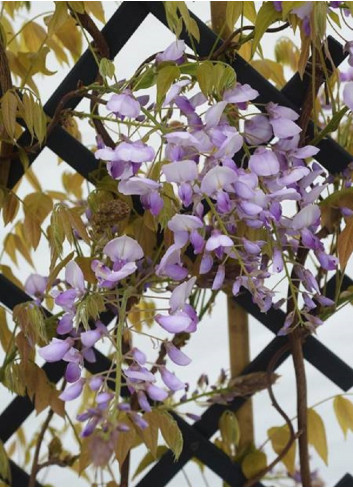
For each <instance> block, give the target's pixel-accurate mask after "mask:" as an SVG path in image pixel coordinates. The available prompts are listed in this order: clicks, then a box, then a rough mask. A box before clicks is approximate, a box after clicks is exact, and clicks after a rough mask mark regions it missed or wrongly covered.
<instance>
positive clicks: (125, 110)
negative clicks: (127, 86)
mask: <svg viewBox="0 0 353 489" xmlns="http://www.w3.org/2000/svg"><path fill="white" fill-rule="evenodd" d="M140 108H141V107H140V104H139V102H138V101H137V100H136V99H135V98H134V97H133V96H132V95H131V92H130V91H129V90H124V91H123V92H122V93H119V94H114V95H112V96H111V98H110V99H109V100H108V103H107V109H108V110H110V111H112V112H114V113H115V114H116V115H118V116H119V117H132V118H135V117H137V116H138V115H139V113H140Z"/></svg>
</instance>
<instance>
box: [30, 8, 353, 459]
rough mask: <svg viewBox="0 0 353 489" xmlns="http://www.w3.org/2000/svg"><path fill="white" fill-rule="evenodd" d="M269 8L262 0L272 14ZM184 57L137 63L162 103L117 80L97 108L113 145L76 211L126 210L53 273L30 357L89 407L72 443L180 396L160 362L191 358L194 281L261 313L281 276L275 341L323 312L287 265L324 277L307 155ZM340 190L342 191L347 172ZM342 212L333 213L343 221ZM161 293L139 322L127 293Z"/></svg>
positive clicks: (243, 93)
mask: <svg viewBox="0 0 353 489" xmlns="http://www.w3.org/2000/svg"><path fill="white" fill-rule="evenodd" d="M281 3H282V2H274V4H275V8H276V10H277V11H281V9H282V5H281ZM307 3H309V4H311V3H312V2H307ZM311 8H312V6H311V5H309V6H305V8H304V7H299V8H297V9H294V10H293V11H292V13H293V14H295V15H296V16H297V17H298V18H299V19H300V20H301V22H302V24H303V27H304V29H308V28H310V22H309V20H308V18H309V17H308V16H309V14H310V11H311ZM185 59H186V54H185V44H184V42H183V41H176V42H173V43H172V44H171V45H170V46H169V47H168V48H167V49H166V50H165V51H164V52H162V53H160V54H158V55H157V56H156V63H153V64H152V65H149V68H148V69H151V70H154V71H153V73H157V78H158V73H160V72H161V70H163V69H165V68H168V67H169V68H170V67H172V68H173V70H174V71H173V77H174V78H173V77H171V81H170V83H169V85H168V86H167V87H163V89H164V88H165V91H164V95H163V96H161V95H160V90H161V87H160V84H159V86H158V90H159V92H158V96H156V97H155V98H154V99H153V97H152V98H151V101H149V98H148V97H147V96H146V95H141V94H140V93H141V92H140V90H139V83H138V82H137V83H134V82H135V81H136V80H132V81H130V82H122V83H121V85H119V86H121V90H120V92H119V93H114V95H112V96H111V98H110V99H109V100H108V102H107V104H106V107H107V110H108V111H109V117H110V118H111V119H112V120H113V121H114V122H115V123H116V124H117V127H118V128H119V129H118V130H119V135H118V139H117V142H116V145H115V147H111V148H110V147H107V146H104V145H103V144H102V143H99V145H98V149H97V151H96V153H95V156H96V158H97V159H100V160H102V161H103V162H105V164H106V170H107V172H104V175H105V176H104V179H103V183H102V185H101V187H100V186H98V188H97V190H96V191H95V192H93V193H92V194H91V195H90V197H89V199H88V203H89V208H88V209H87V212H86V213H87V216H92V215H93V216H94V217H95V218H96V221H97V215H98V212H97V208H98V209H101V208H102V202H103V204H104V205H105V204H106V200H108V203H109V199H110V198H113V199H114V202H116V199H117V198H120V199H121V200H123V201H124V204H125V203H126V205H127V207H128V208H129V209H130V208H133V205H132V204H133V203H134V204H136V202H137V205H136V206H135V209H133V211H132V212H127V213H125V214H124V217H123V218H122V219H120V220H117V219H116V222H115V221H114V216H109V219H107V222H109V226H107V227H106V228H105V226H104V223H102V225H101V226H100V232H99V233H96V232H94V231H95V230H94V229H93V226H92V229H91V228H90V226H91V224H90V223H91V222H93V221H94V219H90V218H89V220H88V224H87V226H88V234H89V236H90V237H92V246H91V248H90V251H89V252H87V253H86V250H85V249H83V248H82V250H81V248H79V247H78V250H79V252H80V254H81V252H82V255H83V256H80V259H79V260H77V262H76V261H70V262H69V263H68V264H67V265H66V268H65V280H63V281H60V280H59V279H58V280H57V281H56V282H55V286H54V290H52V291H51V293H52V295H53V296H54V298H55V307H56V308H57V310H58V314H57V316H58V318H59V319H58V321H57V329H56V332H57V335H58V336H59V337H57V338H53V339H52V340H51V342H50V343H49V344H48V345H46V346H44V347H42V348H41V349H40V350H39V354H40V355H41V357H42V358H44V359H45V360H46V361H48V362H56V361H61V360H62V361H64V362H66V363H67V366H66V370H65V379H66V381H67V387H66V388H65V390H64V391H63V393H62V394H61V399H62V400H64V401H70V400H72V399H76V398H78V397H79V396H80V395H81V394H82V392H83V390H84V389H85V390H86V392H88V393H89V394H90V396H91V398H92V399H93V400H92V405H90V406H88V407H87V408H85V410H84V412H82V413H81V414H80V415H79V417H78V419H79V420H80V421H81V422H84V423H86V424H85V427H84V429H83V432H82V436H84V437H94V436H96V433H97V432H98V430H97V428H99V429H102V431H103V432H104V433H106V436H107V439H108V438H109V436H110V438H109V443H111V444H113V442H114V440H116V439H119V433H121V432H123V431H126V430H129V429H132V427H133V426H135V427H138V429H144V428H146V427H147V421H146V419H145V418H144V417H143V415H142V413H146V412H147V413H148V412H150V411H151V410H152V408H153V406H157V405H158V403H163V402H164V401H166V400H167V399H169V398H171V397H172V396H174V395H175V393H176V392H177V393H178V392H179V391H183V390H185V389H186V390H187V385H186V383H185V382H184V380H183V379H182V378H179V377H178V376H177V375H176V374H175V373H174V371H173V368H172V367H171V365H173V364H175V365H177V366H183V367H186V366H187V365H189V364H190V362H191V359H190V358H189V357H188V356H187V355H186V354H185V352H184V351H183V346H184V343H183V341H184V340H183V341H180V342H179V339H180V338H181V337H182V338H184V337H185V338H187V337H189V335H190V334H192V333H195V331H196V329H197V326H198V321H199V318H198V316H200V314H198V312H199V310H201V309H202V308H201V307H200V303H199V302H198V301H199V296H200V294H199V293H198V292H199V291H198V290H196V289H197V288H196V287H195V284H196V283H197V284H198V285H199V281H200V283H202V284H207V287H208V288H210V289H212V290H213V291H214V294H216V291H218V290H221V289H226V290H229V291H230V290H232V293H233V294H234V296H237V295H239V294H244V293H247V294H249V295H250V296H251V298H252V300H253V302H254V304H256V305H257V307H259V308H260V310H261V311H262V312H267V311H268V310H269V309H270V308H271V307H280V305H282V304H284V303H285V302H286V300H288V297H283V296H280V293H277V291H276V290H275V289H273V287H272V284H273V282H274V281H275V282H281V281H282V280H284V279H287V281H288V280H291V278H290V277H291V274H292V276H294V277H295V280H294V286H293V287H294V289H295V291H296V292H295V293H296V294H297V299H298V301H297V302H298V304H300V306H299V308H298V310H296V311H295V312H294V311H290V312H289V314H288V315H287V317H286V320H285V323H284V325H283V327H282V329H281V331H280V334H288V332H290V331H291V330H292V329H293V328H295V327H298V325H301V326H302V327H304V328H307V329H308V330H310V331H314V330H315V328H317V327H318V326H319V324H320V322H321V319H320V317H318V311H320V309H322V308H325V307H330V306H332V301H331V300H330V299H328V298H326V297H325V296H324V295H323V293H322V290H323V287H322V283H321V281H320V279H319V278H317V277H316V276H315V274H314V273H313V272H312V271H311V270H309V269H308V268H307V267H306V265H305V263H302V262H300V260H297V256H298V250H300V249H302V247H303V246H304V247H305V248H306V249H307V250H308V252H309V253H310V254H311V256H312V257H313V259H314V260H316V262H317V263H318V264H319V266H320V269H322V270H334V269H336V267H337V260H336V258H335V257H334V256H332V255H331V254H329V253H327V252H326V246H325V243H324V241H323V240H322V239H321V237H320V233H319V231H320V226H321V207H320V205H318V198H319V197H320V196H321V195H322V194H324V193H325V192H326V189H327V183H326V182H325V181H324V178H325V174H324V172H323V170H322V168H321V167H320V166H319V165H318V164H317V163H315V162H312V161H311V159H312V158H313V157H315V155H316V154H317V152H318V151H319V150H318V149H317V148H316V147H314V146H311V145H306V146H301V145H300V133H301V128H300V127H299V125H298V118H299V116H298V114H297V113H296V112H295V111H294V110H292V109H291V108H289V107H284V106H281V105H278V104H275V103H268V104H267V105H263V104H262V105H259V108H260V109H261V110H262V113H258V110H257V109H256V108H255V109H254V110H255V113H254V110H251V111H249V110H248V109H249V105H250V104H252V105H253V106H256V99H257V97H258V96H259V93H258V91H257V90H255V89H253V88H252V87H251V86H250V85H248V84H241V83H236V82H235V77H234V78H232V80H233V81H229V79H227V77H225V79H227V81H226V82H224V84H223V85H222V86H221V87H220V88H218V89H216V88H215V87H213V89H212V90H207V89H205V87H204V86H202V83H201V84H200V85H201V86H199V84H198V81H199V80H198V78H197V77H195V75H190V74H189V73H191V72H192V70H183V69H182V66H183V63H184V61H185ZM200 63H202V62H200ZM215 63H216V62H215ZM222 66H223V65H222ZM174 73H175V76H174ZM178 73H179V75H180V76H179V75H178ZM137 76H140V75H137ZM138 80H139V81H141V80H140V78H138ZM142 85H143V84H142ZM134 87H136V88H135V89H134ZM201 88H202V90H203V91H202V90H201ZM200 90H201V91H200ZM217 90H218V92H217ZM351 92H352V87H351V86H350V84H349V83H348V84H347V85H346V88H345V89H344V98H345V102H346V104H347V105H348V106H349V107H350V108H352V107H353V103H351V99H352V100H353V97H352V96H351V95H352V94H351ZM147 104H149V105H148V106H147ZM351 106H352V107H351ZM249 112H251V113H249ZM346 184H347V185H351V174H349V175H348V174H347V176H346ZM104 209H107V210H108V211H109V206H106V207H104ZM108 211H107V212H108ZM134 211H136V212H134ZM349 211H350V209H348V208H342V209H341V211H340V212H341V213H342V216H345V217H346V218H347V217H349V215H350V213H349ZM95 213H96V214H95ZM96 221H95V222H96ZM112 221H113V222H112ZM104 222H105V221H104ZM91 231H92V232H91ZM97 235H99V236H98V237H97ZM80 260H81V261H80ZM81 263H82V264H84V265H82V268H80V265H81ZM92 272H93V273H92ZM190 277H191V278H190ZM290 284H291V285H293V284H292V283H290ZM46 288H47V279H45V278H44V277H41V276H38V275H32V276H31V277H29V279H28V281H27V283H26V290H27V292H28V293H29V294H30V295H32V296H33V297H34V298H35V300H36V302H37V304H41V301H42V300H43V298H44V295H45V293H46ZM170 290H172V292H171V295H170V298H169V303H168V306H169V307H168V308H167V310H166V308H160V309H164V311H161V312H159V311H158V313H157V314H156V312H155V311H153V312H152V313H151V315H150V316H151V317H152V318H153V319H151V318H150V317H148V307H147V306H146V303H144V305H143V304H142V301H140V302H141V303H140V302H139V300H140V299H141V297H142V298H143V296H144V294H146V295H147V294H149V291H152V292H153V295H155V294H157V293H159V292H167V291H170ZM92 297H93V299H94V301H93V306H92V304H91V303H90V299H92ZM134 307H135V309H134ZM131 308H132V309H131ZM130 309H131V310H130ZM87 311H89V312H87ZM92 311H93V313H92ZM146 311H147V312H146ZM86 312H87V316H85V313H86ZM102 312H109V314H110V316H109V317H110V318H111V315H112V314H113V315H115V316H116V317H117V321H116V322H115V323H114V325H110V326H109V325H108V327H106V326H105V325H104V324H103V322H101V320H100V319H99V314H101V313H102ZM130 313H131V314H130ZM107 316H108V315H107ZM136 318H137V319H136ZM134 321H135V322H134ZM153 321H155V322H156V323H157V324H158V325H159V326H160V329H159V333H160V335H161V337H157V336H153V335H151V336H153V338H152V339H153V342H154V343H153V346H155V344H158V346H159V348H160V350H159V352H160V354H159V355H158V359H157V361H156V360H155V358H154V357H153V358H152V355H153V348H152V349H151V350H152V354H151V355H150V354H149V353H150V352H148V351H147V349H146V351H145V350H142V349H140V348H137V347H136V346H135V344H134V343H133V338H134V337H135V335H137V334H138V333H139V331H141V328H142V327H143V323H144V322H146V323H148V324H150V325H151V324H152V322H153ZM295 322H296V323H295ZM130 323H131V324H130ZM106 324H108V322H106ZM153 334H154V333H153ZM148 335H149V334H147V336H148ZM171 335H173V336H171ZM105 339H109V341H110V343H111V344H112V346H113V355H112V356H111V358H112V360H111V361H112V364H111V366H110V368H109V369H108V373H104V374H102V375H94V376H92V377H90V378H89V377H85V376H84V374H83V366H84V361H94V360H95V350H94V349H95V347H96V346H97V345H99V343H100V342H101V341H102V340H105ZM123 340H124V345H123V347H122V344H123V343H122V342H123ZM185 341H186V340H185ZM115 353H116V355H115ZM111 373H114V375H115V377H116V378H115V379H114V381H115V382H116V386H115V388H114V386H112V385H111V384H112V376H111V375H110V374H111ZM181 377H182V376H181ZM184 394H185V393H184ZM184 394H183V395H184ZM221 398H222V399H231V398H232V396H231V395H230V396H229V397H227V394H224V396H223V395H222V396H221ZM112 413H115V414H114V417H113V416H112ZM108 434H109V436H108ZM112 446H113V445H112ZM109 447H110V445H109ZM109 450H110V448H109ZM109 450H108V451H109ZM109 453H110V451H109Z"/></svg>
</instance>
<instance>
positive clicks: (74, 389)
mask: <svg viewBox="0 0 353 489" xmlns="http://www.w3.org/2000/svg"><path fill="white" fill-rule="evenodd" d="M84 385H85V380H84V379H80V380H79V381H78V382H76V383H75V384H71V385H68V386H67V387H66V388H65V390H64V391H63V392H62V393H61V394H60V396H59V399H61V400H62V401H73V400H74V399H77V398H78V397H79V396H80V395H81V393H82V390H83V386H84Z"/></svg>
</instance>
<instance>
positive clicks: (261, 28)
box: [251, 2, 287, 55]
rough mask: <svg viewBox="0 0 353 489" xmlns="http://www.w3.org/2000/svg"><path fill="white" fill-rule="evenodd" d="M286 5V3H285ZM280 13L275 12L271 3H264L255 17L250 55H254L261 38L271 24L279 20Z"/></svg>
mask: <svg viewBox="0 0 353 489" xmlns="http://www.w3.org/2000/svg"><path fill="white" fill-rule="evenodd" d="M285 3H287V2H285ZM281 17H282V16H281V12H277V10H276V9H275V7H274V6H273V2H264V3H263V4H262V6H261V8H260V10H259V12H258V14H257V16H256V22H255V30H254V40H253V43H252V48H251V49H252V54H253V55H254V53H255V51H256V48H257V46H258V44H259V42H260V41H261V39H262V36H263V35H264V34H265V32H266V30H267V29H268V28H269V27H270V25H271V24H273V22H275V21H276V20H280V19H281Z"/></svg>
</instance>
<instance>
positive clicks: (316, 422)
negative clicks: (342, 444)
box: [308, 408, 328, 465]
mask: <svg viewBox="0 0 353 489" xmlns="http://www.w3.org/2000/svg"><path fill="white" fill-rule="evenodd" d="M308 441H309V443H310V445H312V446H313V447H314V448H315V450H316V452H317V454H318V455H319V456H320V457H321V458H322V460H323V461H324V462H325V464H326V465H327V460H328V447H327V439H326V431H325V425H324V423H323V421H322V419H321V416H320V415H319V414H318V413H317V412H316V411H314V409H312V408H310V409H308Z"/></svg>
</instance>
